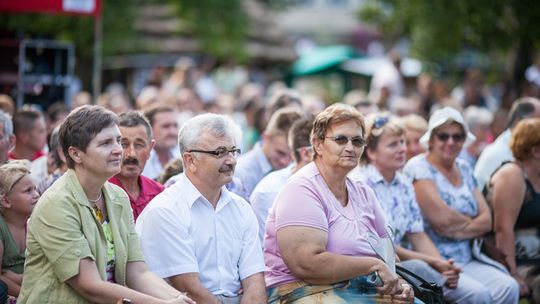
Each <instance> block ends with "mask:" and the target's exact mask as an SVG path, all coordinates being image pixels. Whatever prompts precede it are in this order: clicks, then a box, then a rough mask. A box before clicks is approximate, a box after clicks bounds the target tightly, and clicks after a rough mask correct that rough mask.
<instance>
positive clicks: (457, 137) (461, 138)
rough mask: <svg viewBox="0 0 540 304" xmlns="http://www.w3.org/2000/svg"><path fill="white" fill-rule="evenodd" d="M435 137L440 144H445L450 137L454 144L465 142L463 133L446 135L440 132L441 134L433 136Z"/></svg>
mask: <svg viewBox="0 0 540 304" xmlns="http://www.w3.org/2000/svg"><path fill="white" fill-rule="evenodd" d="M435 136H436V137H437V139H438V140H440V141H442V142H447V141H448V140H449V139H450V137H451V138H452V140H453V141H454V142H462V141H464V140H465V134H463V133H454V134H448V133H444V132H441V133H437V134H435Z"/></svg>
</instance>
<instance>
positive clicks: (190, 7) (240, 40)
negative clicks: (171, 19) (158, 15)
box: [169, 0, 249, 60]
mask: <svg viewBox="0 0 540 304" xmlns="http://www.w3.org/2000/svg"><path fill="white" fill-rule="evenodd" d="M169 2H170V3H171V4H173V5H175V7H176V11H177V13H178V16H179V17H180V18H181V19H182V20H183V21H184V22H185V23H186V24H187V27H188V31H190V32H192V33H193V36H194V37H197V39H198V40H199V42H200V43H201V51H202V52H204V53H207V54H211V55H213V56H215V57H217V58H221V59H224V58H235V59H238V60H243V59H245V58H246V56H247V54H246V51H245V45H246V43H247V37H248V28H249V20H248V16H247V14H246V13H245V12H244V8H243V6H242V0H227V1H222V0H183V1H172V0H169Z"/></svg>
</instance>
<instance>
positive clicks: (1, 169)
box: [0, 160, 30, 200]
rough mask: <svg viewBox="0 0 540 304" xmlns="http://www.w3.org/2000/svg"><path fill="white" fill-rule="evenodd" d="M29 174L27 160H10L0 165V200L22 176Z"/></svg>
mask: <svg viewBox="0 0 540 304" xmlns="http://www.w3.org/2000/svg"><path fill="white" fill-rule="evenodd" d="M27 175H30V162H29V161H28V160H12V161H10V162H9V163H7V164H4V165H2V166H0V200H3V199H4V198H5V197H6V196H7V195H8V194H9V192H10V191H11V189H13V186H15V184H17V183H18V182H19V181H20V180H21V179H22V178H23V177H25V176H27Z"/></svg>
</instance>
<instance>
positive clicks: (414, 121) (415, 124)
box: [401, 114, 428, 134]
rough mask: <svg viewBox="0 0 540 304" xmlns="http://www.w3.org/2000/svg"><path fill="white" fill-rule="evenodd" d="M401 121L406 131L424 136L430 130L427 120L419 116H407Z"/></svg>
mask: <svg viewBox="0 0 540 304" xmlns="http://www.w3.org/2000/svg"><path fill="white" fill-rule="evenodd" d="M401 121H402V124H403V127H404V128H405V129H406V130H413V131H417V132H419V133H422V134H424V133H426V131H427V130H428V122H427V120H426V119H425V118H424V117H422V116H420V115H418V114H409V115H405V116H403V117H402V118H401Z"/></svg>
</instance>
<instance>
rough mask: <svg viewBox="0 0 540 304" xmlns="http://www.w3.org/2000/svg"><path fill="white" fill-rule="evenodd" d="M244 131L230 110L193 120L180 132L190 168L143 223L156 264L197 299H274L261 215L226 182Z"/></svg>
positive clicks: (145, 244)
mask: <svg viewBox="0 0 540 304" xmlns="http://www.w3.org/2000/svg"><path fill="white" fill-rule="evenodd" d="M240 138H241V136H240V128H239V127H238V126H237V125H236V124H235V123H234V122H233V121H232V120H231V119H230V118H228V117H227V116H224V115H217V114H210V113H207V114H202V115H199V116H196V117H193V118H191V119H190V120H188V121H187V122H186V123H185V124H184V125H183V126H182V129H181V130H180V132H179V135H178V140H179V145H180V153H181V155H182V162H183V166H184V172H183V173H182V174H181V175H180V176H179V178H178V179H177V181H176V182H175V183H174V184H173V185H172V186H170V187H168V188H166V189H165V190H164V191H163V192H162V193H160V194H159V195H158V196H156V197H155V198H154V199H153V200H152V201H151V202H150V204H148V206H147V208H146V209H145V210H144V211H143V213H142V214H141V215H140V217H139V220H138V221H137V224H136V227H135V229H136V231H137V233H138V234H139V236H140V238H141V246H142V249H143V253H144V256H145V258H146V262H147V263H148V264H149V265H150V269H152V270H153V271H155V272H156V273H157V274H158V275H159V276H160V277H162V278H164V279H165V278H166V279H167V281H168V282H170V283H171V284H172V286H174V287H175V288H176V289H179V290H183V291H187V292H188V294H189V296H190V297H191V298H192V299H193V300H195V301H196V302H197V303H226V304H229V303H235V304H239V303H266V289H265V283H264V276H263V272H264V270H265V265H264V260H263V256H262V250H261V244H260V241H259V238H258V224H257V218H256V217H255V214H254V212H253V210H252V209H251V206H250V205H249V204H248V203H247V202H246V201H245V200H244V199H242V198H241V197H240V196H238V195H236V194H234V193H232V192H230V191H229V190H227V188H226V187H225V185H226V184H227V183H229V182H231V181H232V179H233V176H234V169H235V167H236V157H238V155H239V154H240V149H238V148H237V147H238V145H239V143H240Z"/></svg>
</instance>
